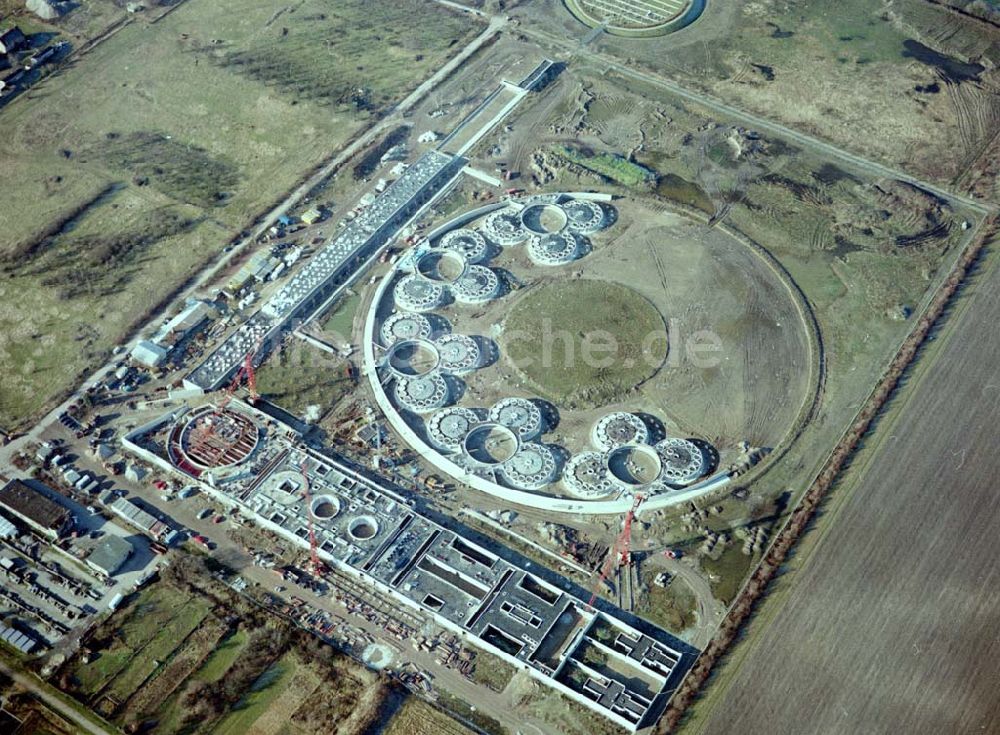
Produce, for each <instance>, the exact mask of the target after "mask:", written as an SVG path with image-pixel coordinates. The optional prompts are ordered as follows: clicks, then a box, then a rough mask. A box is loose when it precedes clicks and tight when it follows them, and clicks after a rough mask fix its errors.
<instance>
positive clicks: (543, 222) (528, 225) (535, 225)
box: [521, 204, 567, 235]
mask: <svg viewBox="0 0 1000 735" xmlns="http://www.w3.org/2000/svg"><path fill="white" fill-rule="evenodd" d="M566 222H567V218H566V212H565V211H563V208H562V207H560V206H557V205H555V204H532V205H530V206H527V207H525V208H524V209H522V210H521V226H522V227H524V229H526V230H528V232H531V233H534V234H535V235H548V234H554V233H556V232H562V231H563V230H564V229H565V228H566Z"/></svg>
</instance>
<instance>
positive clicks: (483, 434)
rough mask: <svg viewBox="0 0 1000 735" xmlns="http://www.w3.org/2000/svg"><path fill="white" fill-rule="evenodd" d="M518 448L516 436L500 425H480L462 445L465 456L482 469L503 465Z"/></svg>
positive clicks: (518, 443) (467, 436) (469, 434)
mask: <svg viewBox="0 0 1000 735" xmlns="http://www.w3.org/2000/svg"><path fill="white" fill-rule="evenodd" d="M519 446H520V442H519V441H518V438H517V434H515V433H514V432H513V431H511V430H510V429H508V428H507V427H506V426H502V425H500V424H480V425H479V426H477V427H475V428H474V429H473V430H472V431H470V432H469V433H468V434H467V435H466V437H465V441H464V442H463V443H462V448H463V449H464V450H465V455H466V456H467V457H468V458H469V459H470V460H472V462H473V463H475V464H478V465H482V466H484V467H495V466H498V465H501V464H503V463H504V462H506V461H507V460H509V459H510V458H511V457H513V456H514V455H515V454H516V453H517V450H518V447H519Z"/></svg>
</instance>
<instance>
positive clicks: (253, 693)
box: [212, 655, 319, 735]
mask: <svg viewBox="0 0 1000 735" xmlns="http://www.w3.org/2000/svg"><path fill="white" fill-rule="evenodd" d="M293 684H294V687H295V688H293ZM318 684H319V681H318V680H317V679H315V678H314V677H311V676H309V675H308V673H306V672H304V671H302V670H301V669H300V667H299V663H298V661H297V660H296V658H295V657H294V656H292V655H286V656H284V657H282V659H281V660H280V661H278V662H276V663H275V664H273V665H272V666H271V667H270V668H268V669H267V671H265V672H264V673H263V674H262V675H261V677H260V678H259V679H258V680H257V681H256V682H254V684H253V686H252V687H251V688H250V691H249V692H247V694H246V695H245V696H244V697H243V699H242V700H241V701H240V702H239V703H237V705H236V706H235V707H234V708H233V711H232V712H230V713H229V714H228V715H227V716H226V717H224V718H223V719H222V721H221V722H219V723H218V724H217V725H216V726H215V727H213V728H212V732H213V733H215V734H216V735H244V734H245V733H249V732H260V733H262V735H263V734H264V733H269V732H273V730H271V729H270V728H261V727H260V726H259V725H258V721H259V720H260V719H261V718H262V717H264V716H265V715H267V714H268V712H269V711H271V710H272V709H275V708H277V706H278V705H281V709H282V710H286V709H291V712H294V711H295V709H296V708H297V704H296V706H295V707H290V708H289V707H288V705H290V704H292V702H291V701H290V700H293V699H294V700H300V698H304V697H307V696H309V695H310V694H311V693H312V692H313V690H314V689H315V688H316V686H317V685H318ZM286 695H287V696H286ZM291 712H281V713H278V714H280V715H285V716H286V717H287V716H288V715H290V714H291Z"/></svg>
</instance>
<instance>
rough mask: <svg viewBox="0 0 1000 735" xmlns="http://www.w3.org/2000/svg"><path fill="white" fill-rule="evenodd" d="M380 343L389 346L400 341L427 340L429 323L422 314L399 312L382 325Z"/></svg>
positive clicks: (429, 334)
mask: <svg viewBox="0 0 1000 735" xmlns="http://www.w3.org/2000/svg"><path fill="white" fill-rule="evenodd" d="M381 334H382V342H383V344H387V345H391V344H392V343H393V342H397V341H399V340H401V339H427V338H428V337H430V336H431V323H430V322H429V321H428V320H427V317H425V316H424V315H423V314H412V313H410V312H406V311H399V312H396V313H395V314H393V315H392V316H390V317H389V318H388V319H386V320H385V321H384V322H383V323H382V331H381Z"/></svg>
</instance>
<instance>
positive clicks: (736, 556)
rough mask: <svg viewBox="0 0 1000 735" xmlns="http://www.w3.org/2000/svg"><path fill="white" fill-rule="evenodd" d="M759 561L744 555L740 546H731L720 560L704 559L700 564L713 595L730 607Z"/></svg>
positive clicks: (755, 557)
mask: <svg viewBox="0 0 1000 735" xmlns="http://www.w3.org/2000/svg"><path fill="white" fill-rule="evenodd" d="M758 561H760V557H759V556H749V555H748V554H744V553H743V551H742V550H741V549H740V547H739V545H737V544H730V545H729V546H727V547H726V548H725V549H724V550H723V552H722V553H721V554H720V555H719V556H718V558H714V559H713V558H710V557H702V559H701V562H700V563H701V568H702V570H704V572H705V573H706V574H707V575H708V579H709V582H710V583H711V585H712V594H713V595H714V596H715V598H716V599H717V600H719V601H720V602H722V603H723V604H725V605H726V606H727V607H728V606H729V605H730V604H731V603H732V601H733V600H734V599H736V595H737V593H739V591H740V588H741V587H742V586H743V580H744V579H745V578H746V576H747V574H749V573H750V570H751V569H752V568H753V566H754V565H755V564H756V563H757V562H758Z"/></svg>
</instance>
